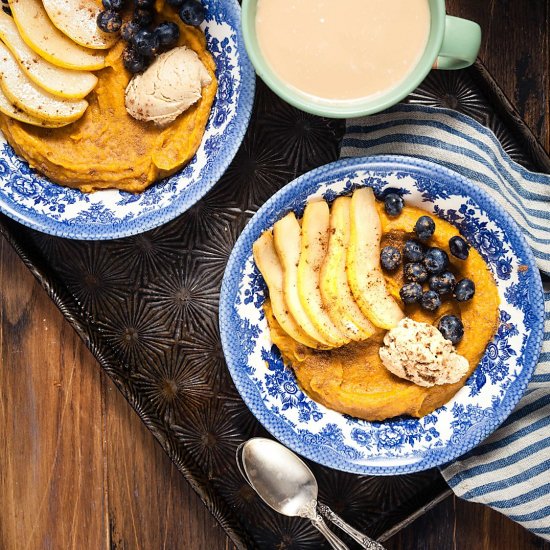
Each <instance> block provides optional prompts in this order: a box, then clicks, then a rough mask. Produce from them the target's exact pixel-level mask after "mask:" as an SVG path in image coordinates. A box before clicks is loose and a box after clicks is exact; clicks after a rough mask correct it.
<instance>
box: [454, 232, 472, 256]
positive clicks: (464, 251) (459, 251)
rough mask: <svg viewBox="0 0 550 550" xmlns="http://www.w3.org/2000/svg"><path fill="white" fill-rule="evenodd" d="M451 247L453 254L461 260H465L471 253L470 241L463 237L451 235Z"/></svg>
mask: <svg viewBox="0 0 550 550" xmlns="http://www.w3.org/2000/svg"><path fill="white" fill-rule="evenodd" d="M449 249H450V250H451V254H452V255H453V256H456V257H457V258H458V259H459V260H465V259H466V258H467V257H468V254H469V253H470V247H469V245H468V243H467V242H466V241H465V240H464V239H463V238H462V237H458V236H456V237H451V239H450V240H449Z"/></svg>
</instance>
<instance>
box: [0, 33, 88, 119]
mask: <svg viewBox="0 0 550 550" xmlns="http://www.w3.org/2000/svg"><path fill="white" fill-rule="evenodd" d="M0 87H1V88H2V91H3V92H4V94H5V95H6V97H7V98H8V100H9V101H10V102H11V103H13V104H14V105H15V106H16V107H19V108H20V109H22V110H23V111H25V112H26V113H28V114H30V115H32V116H33V117H36V118H38V119H40V120H43V121H46V122H52V123H54V122H59V123H62V122H64V123H65V124H69V123H71V122H74V121H75V120H77V119H79V118H80V117H81V116H82V115H83V114H84V111H86V108H87V107H88V102H87V101H85V100H83V99H78V100H72V99H63V98H60V97H57V96H54V95H52V94H50V93H48V92H46V91H44V90H43V89H42V88H40V87H38V86H37V85H36V84H35V83H34V82H32V80H30V79H29V78H27V76H26V75H25V73H24V72H23V71H22V69H21V68H20V67H19V65H18V64H17V62H16V61H15V58H14V57H13V56H12V54H11V53H10V51H9V50H8V48H7V47H6V46H5V45H4V43H3V42H0Z"/></svg>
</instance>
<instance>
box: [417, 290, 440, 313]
mask: <svg viewBox="0 0 550 550" xmlns="http://www.w3.org/2000/svg"><path fill="white" fill-rule="evenodd" d="M420 305H421V306H422V308H423V309H427V310H428V311H435V310H436V309H438V308H439V306H440V305H441V298H440V297H439V294H438V293H437V292H435V291H433V290H427V291H426V292H424V293H423V294H422V298H420Z"/></svg>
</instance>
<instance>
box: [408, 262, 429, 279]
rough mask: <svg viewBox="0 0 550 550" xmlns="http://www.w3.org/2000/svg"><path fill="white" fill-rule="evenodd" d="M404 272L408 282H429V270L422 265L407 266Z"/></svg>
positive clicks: (412, 264)
mask: <svg viewBox="0 0 550 550" xmlns="http://www.w3.org/2000/svg"><path fill="white" fill-rule="evenodd" d="M403 271H404V274H405V279H406V280H407V281H412V282H413V283H423V282H425V281H427V280H428V270H427V269H426V268H425V267H424V266H423V265H422V264H417V263H408V264H405V268H404V270H403Z"/></svg>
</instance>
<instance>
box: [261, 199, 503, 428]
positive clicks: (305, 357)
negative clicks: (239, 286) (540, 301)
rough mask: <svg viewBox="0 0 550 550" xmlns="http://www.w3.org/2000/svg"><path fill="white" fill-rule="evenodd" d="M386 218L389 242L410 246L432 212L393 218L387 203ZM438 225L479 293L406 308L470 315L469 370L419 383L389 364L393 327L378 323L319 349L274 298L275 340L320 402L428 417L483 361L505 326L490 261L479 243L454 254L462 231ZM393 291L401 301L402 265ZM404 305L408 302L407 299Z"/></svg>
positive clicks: (463, 345) (412, 312)
mask: <svg viewBox="0 0 550 550" xmlns="http://www.w3.org/2000/svg"><path fill="white" fill-rule="evenodd" d="M377 207H378V209H379V215H380V219H381V221H382V230H383V238H382V243H381V244H382V246H386V245H389V244H392V245H394V246H397V247H398V248H400V249H401V248H402V245H403V243H404V242H405V241H406V240H407V239H409V238H412V233H413V227H414V224H415V223H416V220H417V219H418V218H419V217H420V216H422V215H425V214H426V212H424V211H422V210H420V209H418V208H414V207H405V208H404V209H403V213H402V214H401V215H400V216H399V217H398V218H389V217H388V216H386V214H385V212H384V208H383V205H382V204H381V203H378V204H377ZM432 218H433V220H434V221H435V224H436V230H435V235H434V236H433V237H432V239H431V240H430V244H431V245H432V246H437V247H439V248H442V249H444V250H445V251H446V252H447V253H448V254H449V257H450V259H451V263H452V267H451V269H452V271H453V272H454V273H455V275H456V277H457V280H460V279H462V278H464V277H468V278H470V279H472V280H473V281H474V283H475V285H476V294H475V296H474V297H473V299H472V300H471V301H470V302H463V303H459V302H456V301H455V300H451V299H449V300H446V301H444V302H443V304H442V306H441V307H440V308H439V310H438V311H436V312H434V313H431V312H427V311H424V310H422V309H421V308H420V307H418V306H407V307H406V308H405V313H406V314H407V316H408V317H411V318H412V319H414V320H415V321H421V322H424V323H430V324H433V325H437V322H438V320H439V319H440V318H441V317H442V316H443V315H446V314H454V315H457V316H458V317H460V318H461V319H462V322H463V324H464V338H463V339H462V341H461V342H460V343H459V344H458V345H457V347H456V349H457V352H458V353H459V354H461V355H463V356H464V357H466V359H468V361H469V363H470V370H469V372H468V374H467V375H466V376H465V377H464V378H463V379H462V380H460V381H459V382H457V383H456V384H446V385H441V386H434V387H431V388H426V387H421V386H417V385H416V384H413V383H412V382H409V381H407V380H404V379H402V378H398V377H397V376H394V375H393V374H391V373H390V372H389V371H388V370H387V369H386V368H385V367H384V365H382V361H381V360H380V357H379V355H378V350H379V349H380V346H381V345H382V340H383V338H384V335H385V334H386V331H384V330H382V329H378V331H377V332H376V333H375V335H374V336H372V337H371V338H370V339H368V340H366V341H364V342H359V343H351V344H347V345H345V346H343V347H341V348H338V349H334V350H330V351H316V350H313V349H311V348H307V347H305V346H303V345H301V344H299V343H298V342H296V341H294V340H292V339H291V338H290V337H289V336H288V335H287V334H286V333H285V332H284V331H283V330H282V329H281V328H280V327H279V325H278V323H277V321H276V320H275V318H274V317H273V315H272V312H271V307H270V304H269V302H266V304H265V309H266V317H267V319H268V322H269V325H270V329H271V338H272V340H273V343H274V344H275V345H276V346H277V347H278V348H279V350H280V351H281V353H282V355H283V358H284V360H285V364H286V365H290V366H291V367H292V368H293V369H294V372H295V374H296V378H297V379H298V382H299V384H300V386H301V387H302V388H303V390H304V391H305V392H306V393H307V394H308V395H309V396H310V397H311V398H312V399H313V400H315V401H317V402H319V403H322V404H323V405H325V406H327V407H329V408H330V409H334V410H336V411H338V412H341V413H346V414H349V415H352V416H356V417H359V418H364V419H366V420H385V419H386V418H391V417H394V416H399V415H403V414H407V415H411V416H416V417H421V416H424V415H426V414H429V413H430V412H432V411H433V410H434V409H436V408H438V407H440V406H441V405H444V404H445V403H446V402H447V401H449V400H450V399H451V398H452V397H453V395H454V394H455V393H456V392H457V391H458V390H459V389H460V388H462V386H464V383H465V382H466V379H467V377H468V376H470V374H471V373H472V372H473V371H474V369H475V368H476V367H477V365H478V363H479V361H480V360H481V357H482V356H483V353H484V352H485V348H486V346H487V344H488V343H489V342H490V341H491V339H492V338H493V336H494V334H495V332H496V329H497V327H498V319H499V316H498V306H499V296H498V291H497V286H496V283H495V281H494V279H493V276H492V274H491V273H490V271H489V269H488V267H487V265H486V263H485V261H484V260H483V258H482V257H481V256H480V255H479V253H478V252H477V251H476V250H475V249H473V248H471V249H470V254H469V257H468V259H467V260H466V261H461V260H458V259H456V258H454V257H453V256H451V255H450V253H449V247H448V242H449V239H450V238H451V237H453V236H455V235H458V234H459V233H458V231H457V229H456V228H455V227H454V226H452V225H451V224H450V223H447V222H446V221H444V220H441V219H439V218H437V217H435V216H432ZM385 277H386V283H387V285H388V288H389V290H390V292H391V293H392V294H393V295H394V296H395V298H396V299H398V300H399V288H400V287H401V286H402V285H403V279H402V277H403V275H402V270H401V269H399V270H397V272H396V273H394V274H388V273H386V274H385ZM400 303H401V302H400Z"/></svg>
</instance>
